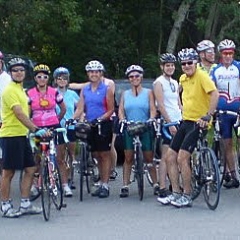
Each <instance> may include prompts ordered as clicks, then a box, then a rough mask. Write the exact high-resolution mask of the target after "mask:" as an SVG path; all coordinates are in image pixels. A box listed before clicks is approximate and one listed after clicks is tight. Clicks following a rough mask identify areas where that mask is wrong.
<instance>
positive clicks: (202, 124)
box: [197, 114, 212, 128]
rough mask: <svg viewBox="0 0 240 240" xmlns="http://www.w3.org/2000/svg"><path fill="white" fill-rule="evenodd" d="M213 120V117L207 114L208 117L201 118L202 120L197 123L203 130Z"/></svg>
mask: <svg viewBox="0 0 240 240" xmlns="http://www.w3.org/2000/svg"><path fill="white" fill-rule="evenodd" d="M211 119H212V116H211V115H209V114H207V115H205V116H203V117H201V118H200V119H199V120H198V121H197V123H198V125H199V126H200V127H201V128H205V127H207V126H208V123H209V122H210V121H211Z"/></svg>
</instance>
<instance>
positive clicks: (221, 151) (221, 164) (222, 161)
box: [212, 140, 226, 186]
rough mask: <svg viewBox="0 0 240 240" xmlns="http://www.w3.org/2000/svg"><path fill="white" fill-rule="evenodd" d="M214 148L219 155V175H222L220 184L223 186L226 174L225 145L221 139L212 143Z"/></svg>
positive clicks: (217, 155)
mask: <svg viewBox="0 0 240 240" xmlns="http://www.w3.org/2000/svg"><path fill="white" fill-rule="evenodd" d="M212 149H213V151H214V153H215V155H216V157H217V163H218V168H219V177H220V185H221V186H222V183H223V180H224V176H225V173H226V159H225V156H224V147H223V144H222V143H221V140H220V141H214V142H213V145H212Z"/></svg>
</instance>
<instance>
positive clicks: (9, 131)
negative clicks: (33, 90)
mask: <svg viewBox="0 0 240 240" xmlns="http://www.w3.org/2000/svg"><path fill="white" fill-rule="evenodd" d="M17 105H19V106H21V108H22V111H23V112H24V113H25V114H26V115H27V116H29V107H28V98H27V95H26V93H25V91H24V90H23V88H22V85H21V84H19V83H15V82H11V83H9V84H8V86H7V87H6V88H5V90H4V91H3V94H2V127H1V129H0V137H16V136H26V135H27V133H28V129H27V127H25V126H24V125H23V124H22V123H21V122H20V121H19V120H18V119H17V117H16V116H15V114H14V113H13V107H14V106H17Z"/></svg>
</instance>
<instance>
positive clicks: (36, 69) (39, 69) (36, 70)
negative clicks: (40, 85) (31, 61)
mask: <svg viewBox="0 0 240 240" xmlns="http://www.w3.org/2000/svg"><path fill="white" fill-rule="evenodd" d="M40 72H43V73H45V74H48V75H49V74H50V73H51V71H50V68H49V67H48V66H47V65H45V64H37V65H36V66H35V67H34V69H33V73H34V76H36V75H37V74H38V73H40Z"/></svg>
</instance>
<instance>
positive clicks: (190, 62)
mask: <svg viewBox="0 0 240 240" xmlns="http://www.w3.org/2000/svg"><path fill="white" fill-rule="evenodd" d="M181 65H182V66H186V65H188V66H190V65H193V61H189V62H181Z"/></svg>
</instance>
